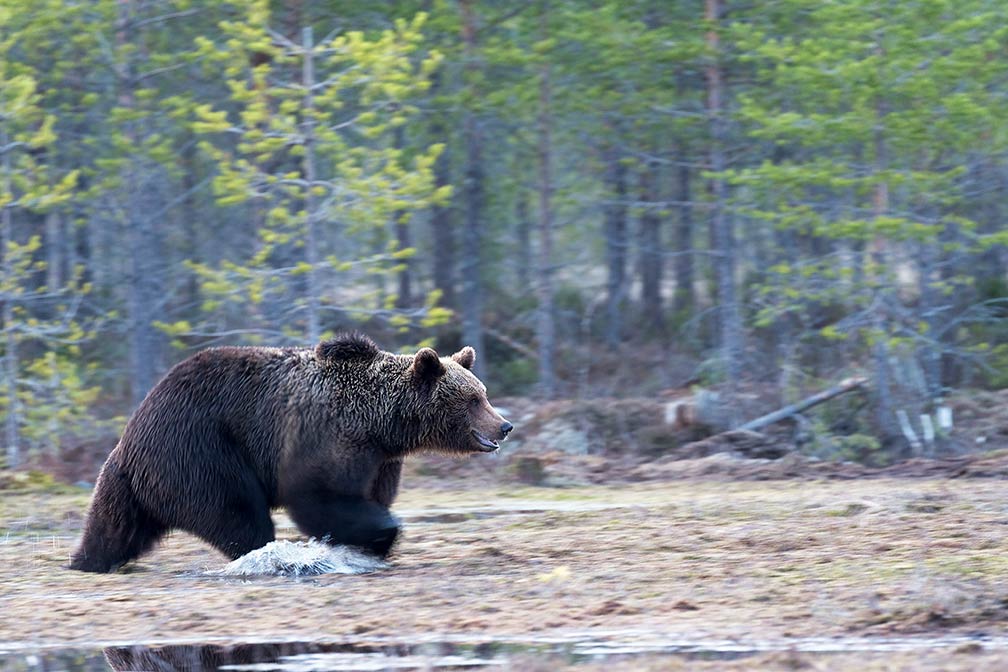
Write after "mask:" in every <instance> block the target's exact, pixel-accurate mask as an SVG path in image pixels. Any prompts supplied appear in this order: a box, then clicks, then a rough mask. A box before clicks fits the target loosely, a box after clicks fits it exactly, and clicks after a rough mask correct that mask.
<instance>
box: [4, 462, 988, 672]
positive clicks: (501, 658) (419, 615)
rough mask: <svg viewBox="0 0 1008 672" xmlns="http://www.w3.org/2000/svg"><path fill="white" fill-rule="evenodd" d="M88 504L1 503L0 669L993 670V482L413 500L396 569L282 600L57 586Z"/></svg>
mask: <svg viewBox="0 0 1008 672" xmlns="http://www.w3.org/2000/svg"><path fill="white" fill-rule="evenodd" d="M86 501H87V493H84V492H80V493H64V494H56V493H51V492H49V493H27V494H23V493H22V494H3V495H2V496H0V667H2V668H4V669H15V670H17V669H22V670H35V669H46V670H55V669H96V670H98V669H110V668H111V669H137V668H140V669H172V668H173V667H174V668H186V667H188V668H190V669H192V668H194V667H197V668H198V667H200V666H202V667H209V668H213V667H216V666H221V665H226V666H228V667H226V669H245V670H309V669H313V670H314V669H319V670H348V669H354V670H357V669H362V670H384V669H467V668H468V669H482V668H488V669H520V670H553V669H573V670H596V669H597V670H602V669H605V670H606V671H607V672H612V671H614V670H638V669H643V670H649V669H653V670H665V669H729V670H743V669H767V670H773V669H782V670H784V669H787V670H791V669H825V670H846V669H851V670H859V671H865V670H875V669H878V670H890V669H906V670H958V669H962V670H973V669H1008V639H1006V637H1008V627H1006V625H1008V553H1006V551H1008V496H1006V488H1005V487H1004V482H1003V481H1002V480H999V479H961V478H959V479H957V478H951V479H949V478H917V479H874V480H863V481H861V480H854V481H840V482H838V481H818V480H808V479H793V480H783V481H768V482H715V481H706V480H697V481H677V482H674V483H647V484H626V485H622V486H613V487H599V486H586V487H571V488H515V487H497V488H480V489H478V490H474V489H465V484H464V483H459V484H458V487H453V486H447V485H445V484H439V485H438V486H437V489H434V488H417V487H412V488H411V487H410V484H409V483H406V484H405V490H404V493H403V496H402V498H401V500H400V502H398V503H397V507H396V508H397V512H398V513H399V514H400V515H401V516H402V517H403V518H404V520H405V524H406V532H405V534H404V537H403V539H402V542H401V544H400V546H399V547H398V549H397V553H396V555H395V557H394V558H393V561H392V562H391V566H390V567H389V568H388V569H382V570H379V571H376V572H373V573H369V574H363V575H356V576H353V575H324V576H317V577H311V578H297V579H295V578H288V577H265V578H257V579H253V580H249V579H237V578H230V577H229V578H221V577H212V576H208V575H206V574H205V572H206V571H207V570H215V569H220V568H222V567H224V565H225V564H226V563H225V560H224V558H222V557H221V556H220V555H218V554H217V553H216V552H214V551H213V550H212V549H210V548H208V547H207V546H205V545H204V544H202V543H201V542H199V541H198V540H196V539H194V538H192V537H189V536H188V535H184V534H176V535H173V536H172V537H171V538H169V539H168V540H167V541H166V542H165V543H164V544H162V546H161V547H160V548H159V549H158V550H157V551H156V552H154V553H152V554H151V555H149V556H146V557H145V558H143V559H142V560H141V561H140V562H139V563H136V564H134V565H132V566H130V567H129V568H128V569H127V570H126V571H123V572H120V573H118V574H113V575H102V576H96V575H87V574H80V573H76V572H70V571H68V570H66V569H64V567H65V565H66V562H67V558H68V555H69V553H70V551H71V550H72V548H73V544H74V542H75V540H76V537H77V535H78V534H79V527H80V523H81V513H82V511H83V506H84V505H85V503H86ZM277 521H278V524H279V525H280V536H281V537H284V538H291V539H294V538H297V533H296V530H294V529H292V528H290V527H289V526H288V523H287V522H286V519H285V518H284V517H283V516H282V515H278V516H277Z"/></svg>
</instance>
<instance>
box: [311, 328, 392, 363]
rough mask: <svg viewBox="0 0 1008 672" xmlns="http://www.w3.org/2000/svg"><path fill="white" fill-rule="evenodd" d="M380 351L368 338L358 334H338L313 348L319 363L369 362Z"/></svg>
mask: <svg viewBox="0 0 1008 672" xmlns="http://www.w3.org/2000/svg"><path fill="white" fill-rule="evenodd" d="M379 354H381V350H380V349H379V348H378V346H377V345H375V342H374V341H372V340H371V339H370V338H368V337H367V336H365V335H364V334H360V333H348V334H339V335H337V336H334V337H333V338H329V339H326V340H324V341H322V342H321V343H319V344H318V345H317V346H316V347H315V357H316V358H317V359H318V360H319V361H320V362H340V361H371V360H373V359H374V358H375V357H377V356H378V355H379Z"/></svg>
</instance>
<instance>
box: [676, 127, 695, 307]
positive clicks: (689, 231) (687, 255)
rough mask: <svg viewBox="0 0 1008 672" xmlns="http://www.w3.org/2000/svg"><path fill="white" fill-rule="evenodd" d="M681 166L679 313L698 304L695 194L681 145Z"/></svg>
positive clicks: (678, 255)
mask: <svg viewBox="0 0 1008 672" xmlns="http://www.w3.org/2000/svg"><path fill="white" fill-rule="evenodd" d="M677 153H678V155H679V166H678V168H677V169H676V177H677V180H676V187H677V188H676V199H677V200H678V201H679V219H678V221H677V222H676V230H675V251H676V254H675V257H674V259H675V261H674V263H673V267H674V268H675V295H674V299H673V302H672V308H673V309H674V310H675V311H676V312H677V313H680V314H685V313H686V312H688V311H690V310H692V308H693V306H695V305H696V297H695V296H694V291H693V287H694V284H695V283H694V278H693V203H692V200H693V192H692V189H691V186H690V177H691V173H690V170H691V168H690V166H689V163H688V161H687V158H688V157H687V154H686V143H684V142H680V143H679V146H678V152H677Z"/></svg>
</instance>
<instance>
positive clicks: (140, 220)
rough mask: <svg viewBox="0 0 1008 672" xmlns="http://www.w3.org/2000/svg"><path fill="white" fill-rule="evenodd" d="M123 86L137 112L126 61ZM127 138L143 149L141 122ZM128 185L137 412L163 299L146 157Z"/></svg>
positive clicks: (124, 35) (122, 23) (123, 41)
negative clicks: (150, 214) (155, 322)
mask: <svg viewBox="0 0 1008 672" xmlns="http://www.w3.org/2000/svg"><path fill="white" fill-rule="evenodd" d="M131 10H132V4H131V2H129V0H119V16H118V25H117V30H116V41H117V44H118V46H120V47H125V46H126V45H128V44H130V42H131V40H135V36H133V35H130V34H129V32H128V31H129V28H130V24H131ZM117 76H118V84H119V105H120V106H122V107H123V108H126V109H130V110H132V109H134V108H135V107H136V101H135V97H134V89H135V86H136V82H135V81H134V79H133V69H132V65H131V63H130V62H129V61H128V60H126V61H124V62H122V63H121V64H120V65H119V70H118V72H117ZM125 134H126V136H127V137H128V138H129V139H130V144H131V146H133V147H136V148H138V151H140V150H139V148H140V147H142V146H143V143H142V134H143V129H142V126H141V122H140V121H131V122H127V125H126V127H125ZM123 169H124V171H125V175H124V176H123V184H124V185H125V188H126V191H125V194H124V195H123V198H124V200H125V202H126V218H127V223H126V226H127V232H126V233H127V246H128V250H129V262H128V263H129V288H128V290H127V291H128V305H129V321H130V324H129V332H130V368H131V372H132V375H131V380H130V395H131V398H132V401H133V405H134V407H135V406H137V405H138V404H139V403H140V402H141V401H142V400H143V398H144V396H145V395H146V394H147V392H148V390H150V388H151V387H153V385H154V381H155V377H156V375H157V371H158V360H159V359H160V353H159V352H158V347H159V339H158V336H159V335H158V332H157V330H156V329H155V327H154V324H153V323H154V319H155V317H156V314H157V303H158V300H159V299H160V297H161V291H160V277H159V271H160V265H161V263H160V258H161V255H160V249H159V246H158V242H157V234H156V231H155V229H154V225H153V222H151V221H149V220H148V219H147V217H146V214H147V213H149V212H153V211H154V210H155V208H153V207H152V203H151V202H150V198H151V196H152V194H153V193H154V182H155V178H154V176H153V174H152V171H154V170H156V167H155V166H152V165H149V164H148V163H147V162H145V161H143V159H142V158H141V157H138V156H134V157H132V158H131V160H128V161H127V162H126V163H125V165H124V168H123Z"/></svg>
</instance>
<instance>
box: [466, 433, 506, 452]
mask: <svg viewBox="0 0 1008 672" xmlns="http://www.w3.org/2000/svg"><path fill="white" fill-rule="evenodd" d="M470 431H471V432H472V435H473V436H474V437H476V442H477V443H478V444H479V445H480V450H481V451H483V452H484V453H492V452H493V451H495V450H497V449H498V448H500V444H499V443H497V442H496V441H491V440H490V439H488V438H487V437H486V436H484V435H483V434H481V433H479V432H478V431H476V430H475V429H473V430H470Z"/></svg>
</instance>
